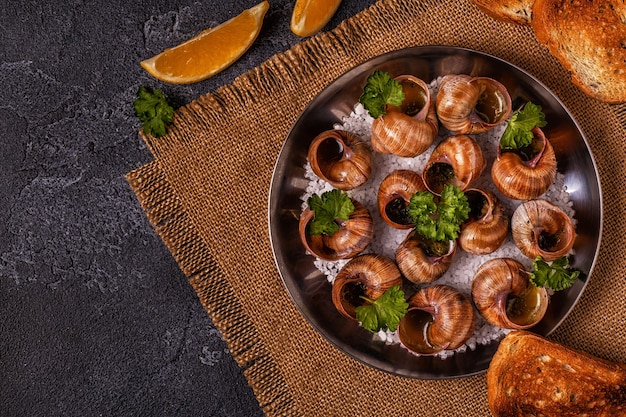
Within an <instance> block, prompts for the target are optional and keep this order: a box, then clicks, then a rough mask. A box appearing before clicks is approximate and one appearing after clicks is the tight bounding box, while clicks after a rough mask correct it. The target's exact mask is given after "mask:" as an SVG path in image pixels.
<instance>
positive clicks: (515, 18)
mask: <svg viewBox="0 0 626 417" xmlns="http://www.w3.org/2000/svg"><path fill="white" fill-rule="evenodd" d="M473 1H474V3H475V4H476V5H477V6H478V8H479V9H480V10H482V11H483V12H484V13H485V14H487V15H488V16H491V17H492V18H494V19H497V20H502V21H504V22H508V23H514V24H518V25H529V24H530V22H531V20H532V12H533V3H534V2H535V0H473Z"/></svg>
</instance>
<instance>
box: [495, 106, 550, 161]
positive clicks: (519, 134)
mask: <svg viewBox="0 0 626 417" xmlns="http://www.w3.org/2000/svg"><path fill="white" fill-rule="evenodd" d="M545 117H546V116H545V114H543V112H542V111H541V106H538V105H536V104H533V103H532V102H530V101H529V102H527V103H526V104H525V105H524V106H523V107H521V108H520V109H518V110H516V111H515V112H514V113H513V115H512V116H511V119H510V120H509V122H508V124H507V126H506V129H505V130H504V133H503V134H502V137H501V138H500V147H502V148H503V149H521V148H524V147H526V146H529V145H530V144H531V143H532V140H533V133H532V129H533V128H534V127H535V126H537V127H544V126H545V125H546V119H545Z"/></svg>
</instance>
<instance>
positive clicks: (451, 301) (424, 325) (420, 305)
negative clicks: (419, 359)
mask: <svg viewBox="0 0 626 417" xmlns="http://www.w3.org/2000/svg"><path fill="white" fill-rule="evenodd" d="M408 303H409V309H408V311H407V313H406V315H405V316H404V317H403V318H402V319H400V323H399V324H398V338H399V339H400V342H401V343H402V345H404V346H405V347H406V348H407V349H409V350H410V351H412V352H414V353H417V354H419V355H434V354H436V353H438V352H441V351H442V350H446V349H450V350H451V349H456V348H458V347H460V346H461V345H463V343H465V342H466V341H467V339H469V338H470V336H471V335H472V333H473V331H474V324H475V322H476V319H475V316H474V310H473V308H472V304H471V302H470V301H469V299H468V298H467V297H466V296H465V295H464V294H463V293H461V292H460V291H458V290H456V289H454V288H452V287H450V286H448V285H433V286H430V287H426V288H422V289H420V290H418V291H417V292H416V293H415V294H414V295H413V296H411V298H409V300H408Z"/></svg>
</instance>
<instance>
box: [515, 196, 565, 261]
mask: <svg viewBox="0 0 626 417" xmlns="http://www.w3.org/2000/svg"><path fill="white" fill-rule="evenodd" d="M511 231H512V233H513V241H514V242H515V245H516V246H517V247H518V248H519V249H520V250H521V251H522V253H523V254H524V255H526V256H528V257H529V258H532V259H535V258H536V257H537V256H541V257H542V258H543V259H544V260H545V261H548V262H549V261H554V260H556V259H559V258H561V257H562V256H565V255H567V254H568V253H569V251H570V250H571V249H572V247H573V246H574V240H575V239H576V231H575V230H574V224H573V222H572V219H570V218H569V216H568V215H567V214H566V213H565V212H564V211H563V210H561V209H560V208H559V207H558V206H556V205H555V204H553V203H551V202H549V201H547V200H541V199H539V200H530V201H526V202H524V203H522V204H520V205H519V207H517V209H515V212H513V216H512V217H511Z"/></svg>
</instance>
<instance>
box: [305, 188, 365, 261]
mask: <svg viewBox="0 0 626 417" xmlns="http://www.w3.org/2000/svg"><path fill="white" fill-rule="evenodd" d="M351 200H352V203H353V204H354V211H353V212H352V214H351V215H350V217H349V218H348V220H346V221H345V222H343V223H342V224H341V225H340V228H339V230H338V231H337V232H335V234H334V235H332V236H326V235H310V234H309V233H308V224H309V222H310V221H311V220H313V218H314V217H315V212H314V211H312V210H310V209H308V208H307V209H305V210H304V211H303V212H302V214H301V215H300V222H299V227H298V229H299V230H298V232H299V235H300V240H301V241H302V244H303V245H304V247H305V248H306V249H307V250H308V251H309V252H310V253H312V254H313V255H315V256H317V257H318V258H320V259H323V260H326V261H336V260H339V259H347V258H352V257H353V256H355V255H357V254H359V253H361V252H363V250H365V248H366V247H367V246H368V245H369V244H370V242H371V241H372V236H373V235H374V221H373V220H372V217H371V215H370V212H369V211H368V210H367V208H366V207H365V206H364V205H363V204H361V203H360V202H359V201H357V200H354V199H351Z"/></svg>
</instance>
